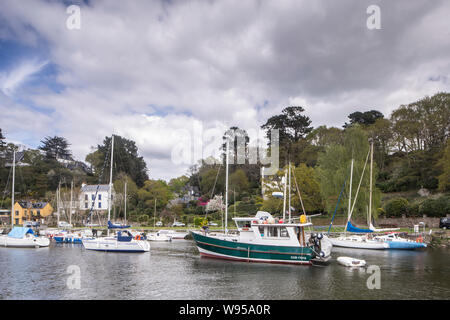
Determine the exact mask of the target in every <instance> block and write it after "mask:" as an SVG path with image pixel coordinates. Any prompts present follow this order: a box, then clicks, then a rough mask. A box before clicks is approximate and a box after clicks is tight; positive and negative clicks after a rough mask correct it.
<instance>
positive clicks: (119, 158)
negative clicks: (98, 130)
mask: <svg viewBox="0 0 450 320" xmlns="http://www.w3.org/2000/svg"><path fill="white" fill-rule="evenodd" d="M110 154H111V137H105V139H104V140H103V144H102V145H98V146H97V150H96V151H93V152H92V153H90V154H88V155H87V156H86V161H87V162H89V163H90V164H91V166H92V167H93V170H94V172H95V173H96V174H97V175H98V176H99V177H100V176H102V178H103V180H104V181H106V178H107V177H108V173H109V170H110V167H111V165H110V159H111V158H110ZM113 160H114V164H113V176H114V177H116V176H117V175H118V174H119V173H120V172H123V173H125V174H126V175H128V176H129V177H131V179H133V181H134V182H135V183H136V185H137V186H138V187H143V186H144V182H145V181H146V180H148V174H147V164H146V163H145V161H144V158H143V157H141V156H139V153H138V148H137V146H136V143H135V142H134V141H132V140H128V139H125V138H123V137H121V136H114V159H113Z"/></svg>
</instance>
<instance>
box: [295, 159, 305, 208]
mask: <svg viewBox="0 0 450 320" xmlns="http://www.w3.org/2000/svg"><path fill="white" fill-rule="evenodd" d="M293 173H294V174H293V176H294V181H295V187H296V188H297V192H298V197H299V198H300V203H301V204H302V209H303V214H304V215H305V216H306V211H305V207H304V206H303V200H302V196H301V195H300V189H299V188H298V184H297V178H296V177H295V167H294V172H293Z"/></svg>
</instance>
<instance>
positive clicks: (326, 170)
mask: <svg viewBox="0 0 450 320" xmlns="http://www.w3.org/2000/svg"><path fill="white" fill-rule="evenodd" d="M368 151H369V142H368V137H367V133H366V132H365V131H364V130H363V129H362V128H361V127H360V126H358V125H353V126H351V127H349V128H347V129H346V130H345V132H344V135H343V144H342V145H330V146H327V147H326V148H325V151H324V152H323V153H321V154H320V155H319V159H318V167H317V171H316V172H317V178H318V180H319V184H320V189H321V194H322V198H323V200H324V204H325V210H326V211H327V212H333V211H334V208H335V206H336V203H337V200H338V197H339V194H340V191H341V189H342V186H343V184H344V182H346V185H345V189H344V193H343V197H342V198H341V200H340V203H339V212H341V213H343V212H345V213H348V198H349V194H348V190H349V179H350V163H351V159H352V158H353V159H354V165H353V183H352V196H351V199H352V206H353V202H354V201H355V195H356V190H357V188H358V184H359V181H360V179H361V175H362V173H363V168H364V163H365V161H366V158H367V154H368ZM369 162H370V160H368V163H367V166H366V169H365V172H364V176H363V180H362V182H361V187H360V190H359V194H358V197H357V199H356V204H355V208H354V211H353V217H357V216H360V217H366V216H367V207H368V203H369V179H370V170H369V165H370V163H369ZM377 175H378V170H377V166H376V163H375V164H374V166H373V181H376V178H377ZM380 201H381V193H380V191H379V189H378V188H376V187H375V186H373V197H372V208H378V207H379V206H380ZM376 214H377V212H376V210H375V209H374V210H373V214H372V216H376Z"/></svg>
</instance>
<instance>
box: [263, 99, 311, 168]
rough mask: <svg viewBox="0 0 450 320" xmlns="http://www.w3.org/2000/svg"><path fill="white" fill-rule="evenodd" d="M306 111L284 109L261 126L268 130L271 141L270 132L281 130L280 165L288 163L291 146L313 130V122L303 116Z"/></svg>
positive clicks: (292, 108)
mask: <svg viewBox="0 0 450 320" xmlns="http://www.w3.org/2000/svg"><path fill="white" fill-rule="evenodd" d="M304 111H305V109H304V108H303V107H299V106H292V107H287V108H284V109H283V110H282V112H281V114H280V115H276V116H273V117H270V118H269V119H268V120H267V122H266V123H265V124H264V125H262V126H261V128H262V129H265V130H266V134H267V137H268V138H269V139H270V131H271V130H274V129H278V130H279V141H278V143H279V146H280V156H281V157H282V158H283V159H280V163H283V161H284V162H286V161H287V160H288V158H289V155H290V154H291V152H290V151H291V145H292V143H294V142H297V141H299V140H300V139H303V138H305V137H306V135H308V134H309V133H310V132H311V131H312V130H313V128H312V127H310V125H311V120H310V119H309V117H307V116H305V115H303V112H304Z"/></svg>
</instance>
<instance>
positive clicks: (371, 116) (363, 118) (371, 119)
mask: <svg viewBox="0 0 450 320" xmlns="http://www.w3.org/2000/svg"><path fill="white" fill-rule="evenodd" d="M383 117H384V115H383V114H382V113H381V112H380V111H377V110H370V111H366V112H360V111H356V112H353V113H351V114H350V115H349V116H348V118H349V119H350V124H348V123H345V124H344V128H348V127H350V126H351V125H353V124H356V123H357V124H360V125H371V124H374V123H375V121H376V120H377V119H381V118H383Z"/></svg>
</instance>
